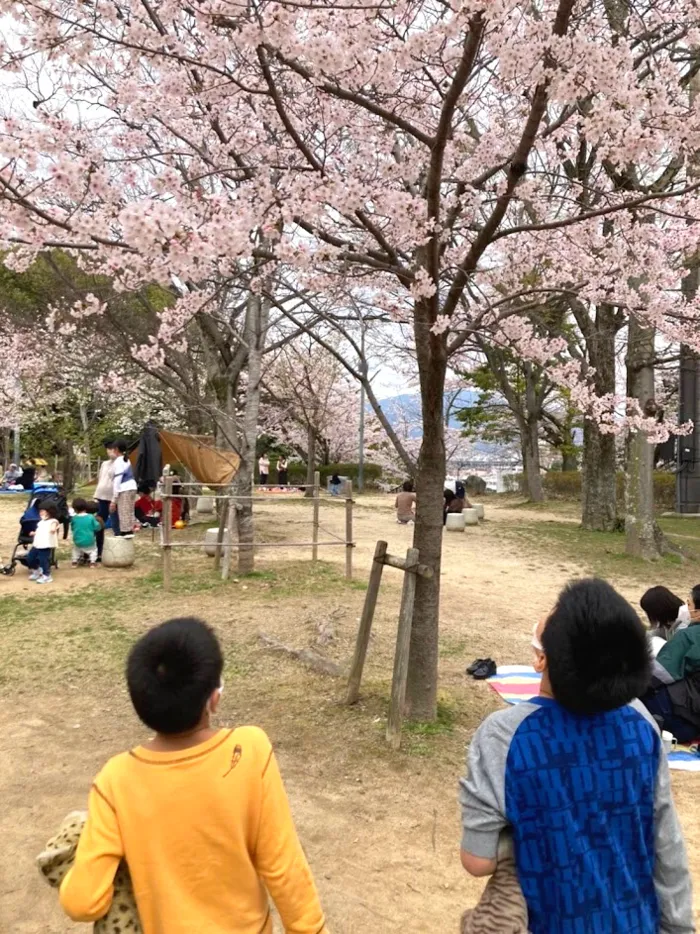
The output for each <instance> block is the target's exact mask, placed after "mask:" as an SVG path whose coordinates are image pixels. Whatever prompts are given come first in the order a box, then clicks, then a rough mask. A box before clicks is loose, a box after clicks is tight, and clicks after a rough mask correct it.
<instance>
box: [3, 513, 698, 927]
mask: <svg viewBox="0 0 700 934" xmlns="http://www.w3.org/2000/svg"><path fill="white" fill-rule="evenodd" d="M391 503H392V500H391V499H390V498H385V497H373V498H370V499H363V500H362V501H361V503H360V504H359V505H358V506H357V508H356V510H355V517H354V520H355V522H354V524H355V536H356V540H357V548H356V549H355V554H354V565H355V573H356V577H357V578H358V579H359V580H360V581H363V580H366V578H367V573H368V570H369V565H370V561H371V556H372V553H373V550H374V545H375V543H376V541H377V539H380V538H382V539H385V540H387V541H388V542H389V547H390V551H392V552H393V553H396V554H401V553H402V552H404V551H405V549H406V548H407V547H408V546H409V544H410V539H411V530H410V529H407V528H405V527H402V526H398V525H397V524H396V523H395V521H394V517H393V511H392V509H391ZM487 509H488V521H487V523H486V524H484V525H483V526H481V527H479V528H477V529H471V530H469V531H468V533H467V534H465V535H459V534H450V535H447V534H446V537H445V556H444V562H443V571H442V573H443V577H442V580H443V603H442V631H441V672H440V678H441V709H443V710H444V711H447V714H449V716H447V715H445V717H446V718H443V722H442V723H441V724H440V725H438V727H436V728H435V730H432V729H431V730H428V731H423V730H422V729H418V730H410V731H408V732H407V733H406V736H405V740H404V744H403V747H402V750H401V751H400V752H399V753H398V754H394V753H390V752H389V751H388V750H387V747H386V745H385V743H384V740H383V729H384V718H385V715H386V700H387V696H388V691H389V679H390V674H391V664H392V655H393V641H394V638H395V630H396V619H397V610H398V600H399V591H400V583H401V582H400V576H401V575H400V574H399V573H398V572H391V571H390V570H388V571H387V572H386V587H385V588H384V590H383V592H382V596H381V600H380V604H379V607H378V614H377V621H376V632H375V635H374V637H373V639H372V643H371V649H370V657H369V659H368V665H367V671H366V678H365V683H364V687H363V697H362V701H361V703H360V704H359V705H358V706H357V707H356V708H353V709H348V708H346V707H344V706H342V705H341V704H340V699H341V697H342V686H343V685H342V681H339V680H336V679H332V678H327V677H323V676H321V675H318V674H315V673H311V672H308V671H306V670H305V669H304V668H302V667H301V666H300V665H299V663H298V662H296V661H293V660H289V659H287V658H286V657H280V656H277V655H274V654H271V653H270V652H268V651H265V650H264V649H263V648H261V646H260V643H259V640H258V633H259V632H260V631H265V632H267V633H268V634H270V635H272V636H274V637H276V638H278V639H279V640H281V641H283V642H285V643H287V644H289V645H294V646H304V645H309V644H313V643H314V640H315V638H316V635H317V624H318V623H319V622H320V621H323V620H328V619H332V621H333V622H332V628H333V631H334V638H333V640H332V641H331V643H330V644H329V645H328V646H327V647H325V648H324V651H326V652H328V654H329V655H330V657H332V658H334V659H335V660H336V661H337V662H339V663H340V664H344V663H346V662H347V660H348V659H349V657H350V653H351V651H352V644H353V639H354V635H355V632H356V627H357V619H358V617H359V614H360V611H361V606H362V601H363V598H364V593H363V591H362V589H361V588H359V587H357V586H350V587H348V586H347V585H345V584H344V583H343V581H342V570H343V565H344V553H343V552H344V549H343V548H342V547H339V548H335V547H333V548H328V549H325V550H324V551H322V557H323V559H324V562H328V563H327V564H323V565H321V566H319V568H318V570H317V572H314V573H313V574H312V573H311V572H310V565H309V564H308V563H307V562H308V559H309V558H310V548H309V549H308V550H304V551H303V552H300V551H298V550H292V549H288V548H285V546H284V544H283V543H282V541H281V540H283V539H287V540H290V539H291V540H304V541H306V540H308V538H309V526H308V519H309V515H310V510H309V509H308V507H307V504H303V503H302V504H292V503H286V504H285V503H271V504H270V505H267V504H265V505H264V506H262V507H261V509H260V530H261V539H262V540H268V541H277V542H279V544H278V546H277V547H274V548H268V549H261V551H260V555H261V557H260V562H259V567H260V569H261V572H262V573H261V575H260V576H258V577H256V578H252V579H243V580H241V581H240V582H238V583H231V584H229V585H228V586H227V587H225V588H221V587H220V586H218V585H215V584H214V583H213V582H212V584H211V586H210V587H209V586H208V584H207V582H208V581H209V579H210V567H211V564H210V563H207V561H206V559H205V558H204V557H203V556H201V555H199V554H197V555H195V554H191V555H190V554H189V553H187V554H185V553H183V552H178V556H177V558H176V561H175V571H176V588H175V592H174V593H173V594H170V595H164V594H163V593H162V591H161V589H160V587H159V585H158V584H157V583H156V582H154V581H153V578H152V571H153V568H154V567H157V562H156V555H155V552H154V549H153V547H152V545H151V543H150V538H149V537H146V538H145V539H143V540H141V541H140V542H139V543H138V549H139V566H138V567H137V568H136V569H134V570H133V572H131V573H130V574H125V575H122V574H116V573H111V574H110V572H107V571H104V572H95V576H90V572H89V571H87V570H82V571H75V572H74V571H72V570H71V569H70V568H64V567H62V568H61V569H60V570H59V572H58V573H57V575H56V586H55V587H54V588H45V589H44V590H42V592H41V593H37V590H38V588H34V590H30V589H29V585H28V584H27V583H25V582H24V581H23V580H21V579H20V578H0V801H2V808H1V809H0V839H2V841H3V845H2V848H0V931H2V932H3V934H4V932H8V934H67V932H73V931H75V932H76V934H77V932H78V931H80V930H83V929H82V928H80V927H78V926H74V925H71V924H70V923H68V922H67V921H66V920H65V919H64V918H63V916H62V915H61V912H60V910H59V909H58V907H57V902H56V898H55V895H54V894H53V893H52V892H51V891H50V890H49V889H48V887H46V886H45V884H44V883H43V881H41V880H40V878H39V876H38V873H37V871H36V869H35V867H34V865H33V859H34V856H35V855H36V854H37V853H38V852H39V850H40V849H41V847H42V845H43V843H44V842H45V840H46V839H47V837H48V836H50V835H51V834H52V833H53V830H54V827H55V825H56V824H57V823H58V822H59V821H60V819H61V817H62V816H63V815H64V813H66V812H67V811H68V810H71V809H73V808H76V807H80V806H82V805H83V803H84V800H85V796H86V793H87V790H88V787H89V784H90V780H91V778H92V776H93V775H94V774H95V773H96V772H97V771H98V769H99V768H100V766H101V764H102V763H103V762H104V761H105V759H107V758H108V757H109V756H110V755H112V754H113V753H114V752H116V751H119V750H121V749H123V748H126V747H128V746H130V745H133V744H135V743H137V742H138V741H139V740H140V739H141V738H142V737H143V731H142V730H141V728H140V726H139V724H138V723H137V722H136V721H135V718H134V716H133V714H132V713H131V711H130V708H129V704H128V699H127V697H126V694H125V690H124V686H123V683H122V676H121V670H122V666H123V659H124V656H125V653H126V651H127V649H128V645H129V644H130V643H131V641H132V640H133V638H134V637H135V636H137V635H138V633H139V632H141V631H143V629H144V628H146V627H147V626H149V625H152V624H153V623H154V622H156V621H159V620H161V619H163V618H166V617H167V616H170V615H175V614H183V613H196V614H198V615H201V616H203V617H204V618H206V619H208V620H210V621H211V622H212V624H214V625H215V626H216V628H217V630H218V632H219V633H220V634H221V637H222V639H223V641H224V645H225V649H226V656H227V675H226V684H227V688H226V693H225V694H224V702H223V709H222V711H221V722H222V723H223V724H227V723H237V722H238V723H241V722H256V723H259V724H260V725H261V726H263V727H264V728H265V729H266V730H267V731H268V732H269V734H270V736H271V737H272V739H273V741H274V743H275V745H276V747H277V749H278V752H279V757H280V761H281V764H282V769H283V773H284V776H285V780H286V782H287V785H288V788H289V793H290V797H291V800H292V805H293V809H294V813H295V817H296V820H297V823H298V826H299V831H300V834H301V836H302V839H303V842H304V846H305V848H306V850H307V852H308V854H309V858H310V860H311V863H312V866H313V869H314V872H315V875H316V878H317V880H318V884H319V888H320V890H321V893H322V897H323V902H324V905H325V907H326V910H327V913H328V917H329V925H330V930H331V931H332V932H333V934H360V932H372V934H375V932H382V934H418V932H426V934H427V932H431V934H442V932H455V934H456V932H457V930H458V923H459V915H460V913H461V911H462V910H463V909H464V908H465V907H468V906H469V905H471V904H473V903H474V902H475V900H476V898H477V897H478V893H479V891H480V889H481V884H480V883H477V882H475V881H474V880H470V879H467V878H466V877H465V874H464V873H463V871H462V870H461V867H460V866H459V859H458V847H459V836H460V828H459V815H458V808H457V802H456V783H457V779H458V777H459V775H460V773H461V772H462V769H463V757H464V747H465V745H466V743H467V742H468V739H469V737H470V735H471V733H472V732H473V730H474V729H475V727H476V726H477V725H478V723H479V722H480V720H481V719H482V718H483V716H484V715H485V714H486V713H488V712H489V711H490V710H493V709H496V708H497V707H498V706H499V701H498V699H497V698H496V697H495V695H493V694H492V692H490V691H489V690H488V688H487V687H486V686H485V685H483V684H481V685H479V684H476V683H474V682H471V681H470V680H468V679H466V678H465V677H464V674H463V672H464V667H465V665H466V664H467V663H468V662H469V661H471V659H472V658H474V657H475V656H483V655H492V656H493V657H494V658H496V659H497V660H498V661H499V662H502V663H507V662H525V663H526V662H528V661H529V654H530V650H529V641H530V635H531V629H532V624H533V622H534V621H535V620H536V619H538V618H539V616H540V615H541V614H542V613H543V612H545V611H546V610H547V609H548V608H549V607H550V606H551V605H552V602H553V600H554V598H555V596H556V593H557V591H558V590H559V588H560V587H561V586H562V584H563V583H565V581H566V580H567V579H569V578H570V577H571V576H574V575H577V574H579V573H580V570H581V569H580V568H579V567H578V566H577V565H575V564H572V563H571V562H562V561H559V560H558V558H557V555H556V554H552V555H542V554H541V553H534V552H533V553H530V550H529V549H527V548H525V547H523V545H522V544H521V543H520V542H518V541H517V540H514V539H513V537H512V536H511V535H510V534H509V530H510V529H512V527H513V525H514V524H517V523H518V522H519V521H522V520H521V518H520V516H519V514H518V511H517V510H514V509H511V508H504V509H499V508H493V507H490V508H489V507H488V505H487ZM17 514H18V508H17V506H14V505H13V506H10V504H6V503H2V502H0V555H2V556H3V560H4V556H5V555H6V554H7V552H8V546H9V545H11V544H12V543H13V541H14V536H15V534H16V519H17ZM298 522H301V523H302V524H297V523H298ZM343 522H344V519H343V510H342V508H341V507H339V506H337V505H335V504H334V505H333V506H330V505H329V506H326V505H325V504H324V509H323V511H322V528H324V529H325V530H327V534H332V535H337V536H341V537H342V533H343ZM188 534H195V533H194V532H192V531H190V532H188ZM9 535H11V536H12V537H11V539H9V540H8V536H9ZM321 537H322V538H323V534H322V536H321ZM147 575H151V576H150V577H149V576H147ZM622 585H623V589H624V590H625V592H626V593H627V595H628V596H630V597H631V598H634V599H638V596H639V591H638V587H637V585H633V584H631V583H629V582H628V583H625V582H624V581H623V582H622ZM4 597H14V598H16V599H14V600H12V599H11V600H4V599H3V598H4ZM699 781H700V778H697V777H691V776H688V775H683V774H676V775H674V777H673V783H674V789H675V793H676V798H677V801H678V805H679V809H680V813H681V817H682V821H683V825H684V828H685V832H686V835H687V840H688V843H689V846H690V850H691V854H692V856H691V859H692V865H693V870H694V874H695V876H696V878H697V879H698V880H700V846H699V845H698V844H700V831H697V830H696V829H695V828H696V827H697V826H698V823H699V822H698V811H699V809H698V807H697V804H696V799H697V787H698V784H697V783H698V782H699ZM696 888H697V887H696ZM698 890H699V891H700V889H698Z"/></svg>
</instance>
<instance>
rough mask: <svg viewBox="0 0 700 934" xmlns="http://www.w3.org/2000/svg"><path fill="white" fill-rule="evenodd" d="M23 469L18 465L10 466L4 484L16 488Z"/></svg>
mask: <svg viewBox="0 0 700 934" xmlns="http://www.w3.org/2000/svg"><path fill="white" fill-rule="evenodd" d="M22 473H23V471H22V468H21V467H18V466H17V464H10V466H9V467H8V468H7V470H6V471H5V473H4V476H3V482H4V483H6V484H7V485H8V486H15V485H16V484H17V481H18V480H19V479H20V477H21V476H22Z"/></svg>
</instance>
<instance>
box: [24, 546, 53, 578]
mask: <svg viewBox="0 0 700 934" xmlns="http://www.w3.org/2000/svg"><path fill="white" fill-rule="evenodd" d="M27 567H28V568H31V569H32V570H33V571H36V570H39V571H41V573H42V574H43V575H44V577H50V576H51V549H50V548H30V549H29V554H28V555H27Z"/></svg>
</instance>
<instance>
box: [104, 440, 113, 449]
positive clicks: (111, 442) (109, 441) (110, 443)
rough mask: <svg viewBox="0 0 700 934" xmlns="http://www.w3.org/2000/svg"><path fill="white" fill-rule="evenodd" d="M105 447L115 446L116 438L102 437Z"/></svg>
mask: <svg viewBox="0 0 700 934" xmlns="http://www.w3.org/2000/svg"><path fill="white" fill-rule="evenodd" d="M102 447H103V448H113V447H114V438H103V439H102Z"/></svg>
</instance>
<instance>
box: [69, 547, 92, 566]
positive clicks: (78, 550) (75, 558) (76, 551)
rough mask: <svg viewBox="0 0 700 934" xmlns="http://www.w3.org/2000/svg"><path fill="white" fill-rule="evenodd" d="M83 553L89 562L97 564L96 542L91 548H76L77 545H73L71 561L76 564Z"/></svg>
mask: <svg viewBox="0 0 700 934" xmlns="http://www.w3.org/2000/svg"><path fill="white" fill-rule="evenodd" d="M83 555H87V557H88V560H89V562H90V564H97V544H95V545H93V547H92V548H78V546H77V545H73V563H74V564H77V562H78V561H80V559H81V558H82V556H83Z"/></svg>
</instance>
